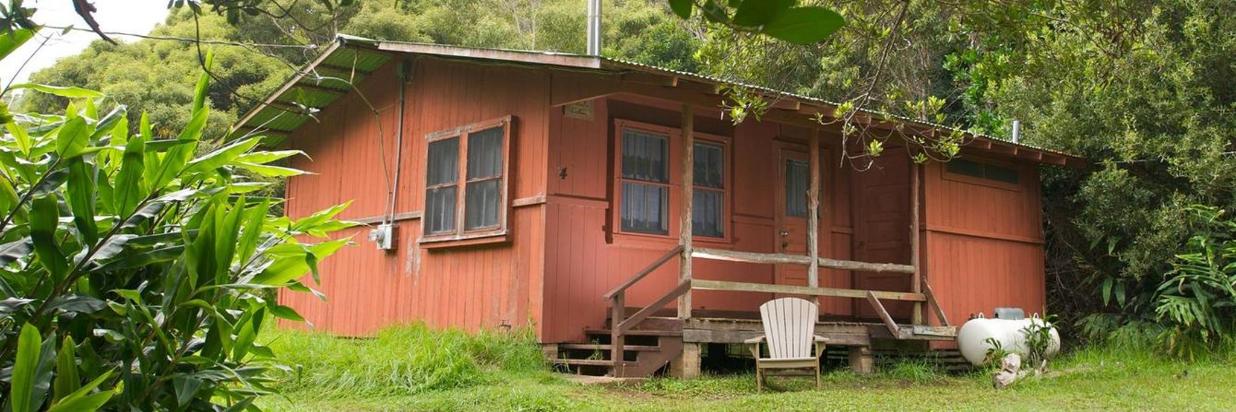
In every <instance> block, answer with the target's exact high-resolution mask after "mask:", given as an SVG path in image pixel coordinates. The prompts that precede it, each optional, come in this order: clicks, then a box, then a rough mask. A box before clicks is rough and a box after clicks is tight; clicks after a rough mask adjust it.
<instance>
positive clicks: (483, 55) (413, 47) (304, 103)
mask: <svg viewBox="0 0 1236 412" xmlns="http://www.w3.org/2000/svg"><path fill="white" fill-rule="evenodd" d="M390 53H410V54H425V55H434V56H443V57H451V58H462V59H478V60H490V61H501V62H506V63H515V64H527V65H536V66H558V67H569V68H574V69H583V70H596V71H598V72H613V71H640V72H646V73H651V74H659V75H664V76H670V77H677V78H681V79H687V80H692V81H696V82H702V83H711V84H715V85H727V86H733V87H738V88H742V89H746V90H749V91H753V92H757V93H760V94H764V95H766V96H769V97H775V98H786V99H790V100H793V101H797V102H800V103H805V104H808V105H813V106H822V107H821V108H822V109H826V110H819V112H821V113H825V114H827V115H831V114H832V111H833V110H834V109H835V108H836V107H837V106H839V105H840V103H838V102H833V101H829V100H825V99H820V98H816V97H812V96H806V95H801V94H796V93H791V92H787V91H783V90H776V89H772V88H768V87H764V86H759V85H753V84H747V83H742V82H736V81H732V80H726V79H722V78H719V77H714V76H707V75H702V74H698V73H691V72H685V71H680V70H673V69H666V68H662V67H656V66H652V65H648V64H644V63H639V62H634V61H630V60H625V59H619V58H611V57H600V56H588V55H580V54H572V53H558V52H541V51H527V50H509V49H489V48H473V47H459V46H448V45H441V44H429V43H414V42H393V41H380V40H373V39H366V38H362V37H356V36H350V35H345V34H341V35H339V37H338V39H337V41H336V42H335V43H333V44H331V46H330V47H328V48H327V50H325V51H324V52H323V53H322V54H321V55H320V56H319V57H318V58H317V59H315V60H314V61H313V62H310V63H309V64H306V65H305V66H304V67H302V68H301V69H300V70H298V71H297V73H296V74H295V75H294V76H293V77H292V78H291V79H289V80H288V82H287V83H285V84H284V86H283V87H281V88H280V89H279V90H278V91H276V92H275V93H273V94H272V95H271V96H270V97H269V98H268V99H267V100H266V101H265V102H264V103H262V104H260V105H258V106H257V107H255V108H253V109H252V110H250V111H249V112H248V113H246V114H245V115H244V116H242V117H241V119H240V121H238V122H237V124H236V126H234V127H233V131H236V130H272V131H276V132H289V131H292V130H294V129H296V128H297V127H299V126H300V125H301V124H303V123H304V122H305V121H307V120H309V119H311V118H312V116H313V114H314V113H316V112H317V111H320V110H321V109H322V108H324V107H326V106H327V105H329V104H330V103H331V102H333V101H334V100H335V99H337V98H339V97H341V96H342V95H343V93H344V92H346V91H348V90H350V89H351V86H352V85H354V84H359V83H360V81H362V80H364V78H365V76H367V75H368V74H369V73H371V72H372V71H374V70H376V69H378V68H379V67H381V66H382V65H384V64H386V63H387V62H388V61H390V59H391V55H390ZM336 91H338V92H340V93H336ZM861 112H863V113H866V114H869V115H871V116H872V117H875V118H877V119H886V120H891V121H896V122H901V123H905V124H911V125H917V126H921V127H925V128H929V129H935V130H940V131H944V132H949V133H952V132H961V133H965V134H966V135H967V136H968V137H973V138H974V139H975V140H978V141H985V142H988V143H990V142H996V144H999V145H1003V146H1008V147H1013V148H1021V149H1028V150H1031V151H1034V152H1040V153H1047V154H1053V155H1056V156H1061V157H1065V158H1068V159H1070V160H1071V161H1072V162H1078V163H1080V162H1084V160H1083V159H1081V158H1080V157H1078V156H1076V155H1072V154H1069V153H1065V152H1061V151H1057V150H1052V149H1048V148H1043V147H1038V146H1034V145H1028V144H1025V143H1013V142H1011V141H1008V140H1005V139H1002V138H999V137H995V136H990V135H985V134H980V133H973V132H969V131H965V130H960V129H957V128H954V127H950V126H947V125H943V124H938V123H933V122H927V121H922V120H917V119H912V118H909V117H905V116H901V115H897V114H893V113H887V112H881V111H877V110H868V109H863V110H861ZM989 146H990V145H989Z"/></svg>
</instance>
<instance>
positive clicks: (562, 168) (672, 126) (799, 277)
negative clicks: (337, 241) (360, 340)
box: [234, 37, 1081, 376]
mask: <svg viewBox="0 0 1236 412" xmlns="http://www.w3.org/2000/svg"><path fill="white" fill-rule="evenodd" d="M721 84H723V83H722V82H721V81H719V80H716V79H711V78H706V77H701V76H697V75H693V74H689V73H681V72H674V71H670V70H664V69H659V68H655V67H650V66H646V65H640V64H635V63H629V62H625V61H621V60H616V59H610V58H603V57H594V56H580V55H566V54H551V53H536V52H521V51H505V50H488V49H471V48H461V47H449V46H441V45H428V44H415V43H397V42H385V41H373V40H366V39H358V38H351V37H341V39H340V40H339V41H338V42H337V43H335V44H333V45H332V46H331V47H329V48H328V49H327V50H325V52H324V53H323V54H322V55H321V56H320V57H319V58H318V59H316V60H315V61H314V62H312V63H311V64H309V65H307V66H306V67H304V68H303V69H302V70H301V71H300V72H299V73H297V74H296V75H295V76H294V77H293V78H292V79H290V80H289V81H288V82H287V83H286V84H285V86H284V87H282V88H281V89H279V90H278V91H277V92H276V93H274V94H273V95H272V96H270V97H269V99H268V100H266V101H265V103H264V104H262V105H260V106H258V107H257V108H255V109H254V110H253V111H251V112H250V113H248V114H246V115H245V116H244V117H243V119H242V120H241V121H240V122H239V125H238V126H237V127H236V129H234V130H235V131H236V132H249V131H255V130H256V131H261V132H263V133H266V134H269V135H276V136H282V137H284V138H285V139H286V140H285V143H284V144H286V145H287V146H289V147H291V148H296V149H300V150H303V151H305V152H306V153H307V154H308V157H303V158H298V159H296V160H294V161H293V162H292V166H294V167H297V168H300V169H304V170H307V171H310V172H312V173H313V174H309V175H305V176H297V177H293V178H291V179H290V180H289V181H288V184H287V205H286V212H287V214H288V215H289V216H292V217H300V216H305V215H307V214H309V213H312V212H314V211H317V210H320V209H323V208H326V207H329V206H331V205H335V204H338V203H343V202H349V201H350V202H352V204H351V207H349V208H348V209H347V211H346V212H344V214H343V217H344V218H347V219H351V220H356V221H360V222H363V223H366V224H367V225H368V226H363V227H358V228H355V229H350V230H347V231H344V233H342V234H341V236H352V237H354V238H355V239H356V240H357V242H356V245H354V246H352V247H349V248H345V250H342V251H340V252H339V253H338V254H337V255H335V256H334V257H332V258H331V259H329V260H327V261H325V262H324V263H323V264H322V265H321V268H320V269H321V272H322V281H321V284H317V285H314V284H312V283H310V285H311V286H313V287H315V288H317V289H319V290H321V291H323V292H324V293H325V294H326V296H327V297H326V299H324V300H323V299H318V298H317V297H315V296H313V295H311V294H308V293H296V292H286V291H285V292H284V293H282V294H281V295H280V297H279V299H280V301H281V302H282V303H284V304H287V305H291V306H292V307H294V308H296V309H297V310H298V311H299V312H300V313H301V314H303V315H304V317H305V318H306V319H308V320H309V321H310V322H312V324H313V325H315V327H316V328H317V329H319V330H325V331H329V332H332V333H337V334H341V335H366V334H370V333H373V332H374V331H376V330H378V329H379V328H382V327H384V326H388V325H393V324H400V323H409V322H425V323H426V324H428V325H430V326H432V327H439V328H448V327H453V328H462V329H465V330H478V329H483V328H485V329H493V328H518V327H530V328H533V329H534V330H535V332H536V335H537V336H538V337H539V339H540V341H541V342H542V343H543V344H544V345H545V348H546V350H547V354H549V355H550V356H552V357H554V358H555V359H558V361H559V362H561V363H564V364H568V365H570V366H572V367H579V368H584V369H589V368H591V369H594V370H598V369H599V370H600V371H609V372H611V373H612V374H614V375H627V376H631V375H648V374H651V373H653V372H655V371H657V370H658V369H661V368H662V367H664V366H666V365H667V364H668V365H669V366H670V368H671V369H672V371H673V372H675V373H678V374H681V375H691V374H693V373H696V372H697V371H698V365H699V356H700V352H701V345H704V344H708V343H738V342H741V341H742V340H744V339H747V338H750V337H752V336H754V335H756V334H758V331H759V326H760V325H759V323H758V321H756V320H755V319H757V318H758V316H757V315H758V314H757V313H756V311H757V310H758V309H757V308H758V306H759V304H761V303H762V302H765V301H767V300H769V299H771V298H774V297H776V296H782V295H800V296H814V297H816V298H817V299H818V302H819V304H820V314H821V318H820V322H819V323H818V326H817V332H819V333H820V334H823V335H826V336H828V337H829V338H831V339H832V343H831V345H833V346H844V347H848V348H849V353H850V359H851V362H852V364H853V366H854V367H855V368H857V369H859V370H867V369H869V368H870V362H871V357H870V356H871V355H870V354H871V351H870V348H871V346H872V345H877V344H880V342H896V341H903V343H902V344H900V345H898V346H899V347H907V346H915V345H917V346H918V347H920V348H927V347H929V346H931V347H937V348H941V347H947V346H948V345H950V344H951V339H952V338H953V335H954V334H955V330H956V325H957V324H958V323H959V322H961V321H964V320H965V319H967V318H968V317H969V316H970V315H971V314H973V313H977V312H990V311H991V310H992V309H993V308H994V307H997V306H1016V307H1021V308H1024V309H1025V310H1026V312H1027V313H1030V312H1043V310H1044V305H1045V301H1044V256H1043V253H1044V252H1043V231H1042V226H1041V217H1040V193H1039V175H1038V173H1039V172H1038V169H1039V167H1040V165H1044V164H1048V165H1057V166H1068V165H1071V164H1075V163H1079V162H1080V161H1081V160H1080V159H1077V158H1075V157H1071V156H1068V155H1065V154H1061V153H1056V152H1051V151H1046V150H1042V149H1037V148H1033V147H1028V146H1025V145H1019V144H1014V143H1009V142H1005V141H1001V140H996V139H992V138H989V137H985V136H969V137H970V138H968V139H967V141H968V143H967V144H966V145H965V146H964V147H963V149H962V154H961V156H960V158H959V159H956V160H954V161H952V162H949V163H938V162H928V163H925V164H923V165H921V166H920V165H917V164H915V163H914V162H912V161H911V160H910V158H909V156H908V155H907V153H906V149H904V148H896V147H893V148H889V149H887V150H886V153H885V154H884V155H883V156H881V157H879V160H878V161H877V163H876V165H875V166H874V167H872V168H871V169H870V170H867V171H863V172H859V171H856V170H854V169H853V167H852V166H851V165H850V164H848V163H843V162H841V161H840V160H841V158H840V156H842V153H841V137H840V131H839V127H838V126H821V125H820V124H819V123H817V122H815V121H813V120H812V117H813V116H814V115H816V114H817V113H822V114H823V115H824V116H825V117H829V116H832V114H833V113H834V107H835V106H834V105H833V104H831V103H828V102H825V101H821V100H816V99H812V98H807V97H802V96H795V95H790V94H786V93H780V92H776V91H772V90H764V89H758V88H749V89H750V90H751V91H754V92H758V93H762V94H765V95H766V96H768V97H770V98H772V99H773V101H774V102H775V103H774V104H773V105H772V107H771V108H770V109H769V110H768V112H767V113H766V114H764V115H763V116H762V117H761V119H759V120H755V119H752V120H747V121H746V122H743V123H741V124H738V125H734V124H733V123H732V122H731V121H730V120H729V119H728V118H725V117H724V116H723V113H722V111H721V110H719V109H718V108H719V107H721V103H722V102H723V97H722V96H720V95H718V94H717V90H718V86H719V85H721ZM739 86H741V85H739ZM741 87H746V86H741ZM867 117H868V118H874V117H876V116H867ZM870 121H871V122H873V123H872V124H873V127H877V128H895V127H899V126H900V127H902V128H903V130H905V131H906V132H907V133H916V134H921V135H922V136H925V137H928V138H930V136H932V135H933V133H940V132H945V133H946V132H950V131H949V130H946V129H943V128H941V127H939V126H937V125H931V124H925V123H919V122H915V121H911V120H908V119H906V120H891V121H880V120H870ZM684 188H687V189H686V190H684ZM810 199H818V202H811V200H810ZM386 222H389V223H391V225H392V227H393V229H392V231H393V240H392V241H391V242H390V245H389V246H390V247H389V248H388V249H382V248H379V247H378V244H377V243H375V242H371V241H367V240H366V239H367V236H368V234H369V232H370V231H371V230H373V229H374V228H377V227H379V226H380V225H381V224H383V223H386ZM684 234H686V235H685V236H684ZM932 341H938V342H939V343H934V344H930V345H929V342H932ZM904 342H911V344H909V345H907V344H905V343H904ZM598 351H599V352H601V353H603V354H604V356H602V359H596V357H597V356H588V355H589V354H595V353H596V352H598ZM584 357H589V358H591V359H581V358H584ZM616 358H622V359H623V361H622V362H617V363H615V362H613V361H612V359H616Z"/></svg>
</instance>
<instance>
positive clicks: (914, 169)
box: [910, 160, 923, 325]
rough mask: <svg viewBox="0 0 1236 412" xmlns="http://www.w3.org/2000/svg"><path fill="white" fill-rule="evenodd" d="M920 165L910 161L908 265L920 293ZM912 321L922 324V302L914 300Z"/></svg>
mask: <svg viewBox="0 0 1236 412" xmlns="http://www.w3.org/2000/svg"><path fill="white" fill-rule="evenodd" d="M921 169H922V167H921V166H919V164H918V162H915V161H913V160H911V161H910V265H911V266H914V274H913V275H911V276H910V282H911V284H912V285H911V290H912V291H913V292H914V293H922V291H923V268H922V265H921V264H920V262H919V260H920V259H919V258H920V256H919V253H920V252H919V250H920V249H919V242H920V241H921V239H920V236H922V235H921V234H920V233H919V200H918V197H919V185H920V184H921V179H920V178H919V174H920V171H921ZM911 316H912V318H913V321H912V323H913V324H915V325H921V324H923V303H922V302H914V313H913V314H912V315H911Z"/></svg>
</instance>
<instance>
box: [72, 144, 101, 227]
mask: <svg viewBox="0 0 1236 412" xmlns="http://www.w3.org/2000/svg"><path fill="white" fill-rule="evenodd" d="M68 168H69V180H68V185H67V187H68V191H67V192H66V193H65V195H66V197H67V199H66V200H67V201H68V202H67V203H68V204H69V209H70V210H72V211H73V224H74V225H75V226H76V227H77V232H78V233H80V234H81V235H82V241H83V242H85V243H86V244H88V245H93V244H94V243H95V242H97V241H98V240H99V228H98V225H96V224H95V222H94V216H95V198H96V196H98V191H97V190H96V189H97V186H98V185H96V184H95V179H96V173H97V171H96V169H95V168H94V165H92V164H90V163H87V162H86V161H84V160H82V158H76V159H73V160H70V161H69V166H68Z"/></svg>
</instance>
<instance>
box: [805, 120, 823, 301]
mask: <svg viewBox="0 0 1236 412" xmlns="http://www.w3.org/2000/svg"><path fill="white" fill-rule="evenodd" d="M807 145H808V149H807V156H808V163H807V164H808V165H809V167H808V169H809V171H810V173H811V179H810V186H809V187H808V188H807V207H808V208H809V209H810V211H809V212H808V213H807V226H808V227H807V254H808V255H810V256H811V264H810V265H808V266H807V286H810V287H813V288H818V287H820V265H819V261H820V260H819V257H820V235H819V231H820V131H819V129H815V128H812V129H811V137H810V140H809V141H808V143H807ZM815 300H816V302H819V297H816V299H815Z"/></svg>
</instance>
